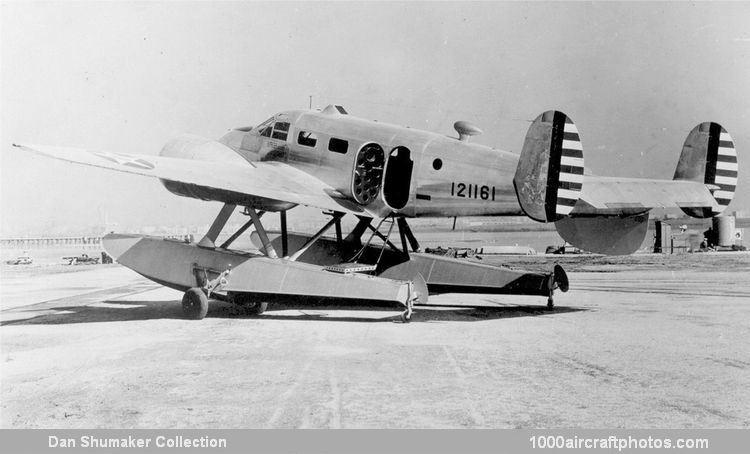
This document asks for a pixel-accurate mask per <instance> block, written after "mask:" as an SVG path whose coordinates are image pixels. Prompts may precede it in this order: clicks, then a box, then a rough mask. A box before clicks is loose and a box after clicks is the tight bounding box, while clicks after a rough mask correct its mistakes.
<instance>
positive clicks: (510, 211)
mask: <svg viewBox="0 0 750 454" xmlns="http://www.w3.org/2000/svg"><path fill="white" fill-rule="evenodd" d="M274 119H275V120H276V121H277V122H285V123H289V130H288V134H287V135H286V139H285V140H281V139H279V138H274V137H265V136H262V135H261V134H260V132H259V129H258V128H254V129H253V130H251V131H249V132H241V131H232V132H230V133H229V134H227V135H226V136H224V137H223V138H222V139H221V142H222V143H224V144H225V145H227V146H229V147H231V148H232V149H234V150H235V151H236V152H237V153H238V154H239V155H241V156H242V157H243V158H244V159H245V160H247V161H250V162H252V161H281V162H285V163H287V164H289V165H292V166H294V167H297V168H299V169H300V170H303V171H304V172H306V173H309V174H310V175H313V176H315V177H316V178H318V179H319V180H321V181H323V182H325V183H326V184H328V185H330V186H331V187H333V188H334V189H336V190H337V191H339V192H341V193H342V194H346V195H348V196H352V197H353V193H352V182H353V178H354V169H355V166H356V162H355V160H356V157H357V153H358V151H359V150H361V149H362V148H363V147H365V146H368V145H372V144H376V145H378V146H380V147H381V148H382V149H383V150H384V152H385V157H386V164H385V168H386V171H387V170H388V157H389V156H390V153H391V152H392V151H393V150H394V149H396V148H400V149H403V148H406V149H408V150H409V156H410V158H411V160H412V161H413V167H412V172H411V180H410V183H409V189H408V192H409V193H408V201H407V203H406V205H405V206H404V207H403V208H401V209H399V210H396V211H397V212H398V213H401V214H403V215H406V216H410V217H419V216H433V217H441V216H445V217H451V216H483V215H485V216H487V215H489V216H502V215H521V214H523V212H522V210H521V208H520V206H519V204H518V200H517V198H516V193H515V189H514V188H513V175H514V174H515V169H516V165H517V164H518V156H517V155H515V154H513V153H509V152H507V151H502V150H497V149H493V148H490V147H486V146H483V145H478V144H473V143H468V142H465V141H459V140H457V139H455V138H451V137H447V136H443V135H440V134H435V133H431V132H427V131H420V130H415V129H410V128H406V127H402V126H396V125H391V124H386V123H379V122H375V121H370V120H365V119H361V118H356V117H352V116H349V115H340V114H327V113H321V112H313V111H288V112H282V113H279V114H277V115H275V116H274ZM301 133H302V134H304V135H306V136H308V137H314V139H315V144H314V146H310V141H307V145H305V141H303V140H300V134H301ZM332 138H333V139H339V140H343V141H346V142H347V143H348V148H347V149H346V152H345V153H342V152H340V151H339V152H336V151H331V150H330V149H329V143H330V140H331V139H332ZM394 162H395V161H394ZM383 190H385V188H381V191H380V192H381V193H380V194H379V196H378V197H377V198H376V199H375V200H374V201H372V202H370V203H369V204H368V205H367V206H368V209H370V210H372V211H377V212H379V213H382V214H383V215H386V214H388V213H389V212H391V208H390V207H388V206H387V204H386V203H385V199H384V197H383V194H382V192H383Z"/></svg>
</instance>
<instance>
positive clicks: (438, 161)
mask: <svg viewBox="0 0 750 454" xmlns="http://www.w3.org/2000/svg"><path fill="white" fill-rule="evenodd" d="M432 168H433V169H435V170H440V169H442V168H443V160H442V159H440V158H436V159H435V160H434V161H432Z"/></svg>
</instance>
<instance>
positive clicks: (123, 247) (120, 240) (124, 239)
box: [102, 233, 141, 262]
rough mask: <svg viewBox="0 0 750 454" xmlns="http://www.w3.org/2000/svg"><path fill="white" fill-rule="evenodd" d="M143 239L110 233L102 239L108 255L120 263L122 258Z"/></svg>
mask: <svg viewBox="0 0 750 454" xmlns="http://www.w3.org/2000/svg"><path fill="white" fill-rule="evenodd" d="M140 239H141V237H140V236H137V235H126V234H120V233H109V234H107V235H105V236H104V238H102V246H103V247H104V250H105V251H107V254H109V255H111V256H112V258H114V259H115V260H116V261H118V262H119V259H120V257H122V255H123V254H125V253H126V252H127V251H128V250H129V249H130V248H132V247H133V246H134V245H135V244H136V243H138V241H140Z"/></svg>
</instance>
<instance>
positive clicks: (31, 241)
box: [0, 236, 102, 249]
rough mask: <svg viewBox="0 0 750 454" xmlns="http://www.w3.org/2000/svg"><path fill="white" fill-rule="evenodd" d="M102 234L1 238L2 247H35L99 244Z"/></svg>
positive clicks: (0, 245)
mask: <svg viewBox="0 0 750 454" xmlns="http://www.w3.org/2000/svg"><path fill="white" fill-rule="evenodd" d="M101 243H102V237H100V236H58V237H37V238H0V248H2V249H34V248H43V247H55V246H87V245H91V246H99V245H101Z"/></svg>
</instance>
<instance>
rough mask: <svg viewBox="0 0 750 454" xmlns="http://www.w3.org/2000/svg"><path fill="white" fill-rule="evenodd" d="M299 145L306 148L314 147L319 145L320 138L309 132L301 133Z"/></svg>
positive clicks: (298, 140) (298, 139)
mask: <svg viewBox="0 0 750 454" xmlns="http://www.w3.org/2000/svg"><path fill="white" fill-rule="evenodd" d="M297 143H298V144H300V145H303V146H305V147H314V146H315V144H316V143H318V136H316V135H315V133H312V132H308V131H300V132H299V135H298V136H297Z"/></svg>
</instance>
